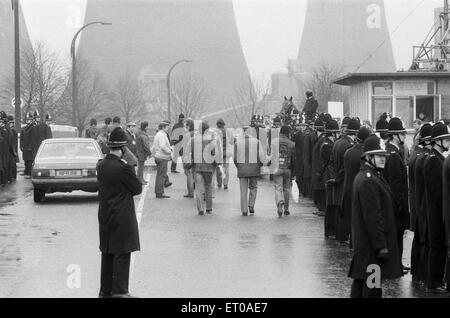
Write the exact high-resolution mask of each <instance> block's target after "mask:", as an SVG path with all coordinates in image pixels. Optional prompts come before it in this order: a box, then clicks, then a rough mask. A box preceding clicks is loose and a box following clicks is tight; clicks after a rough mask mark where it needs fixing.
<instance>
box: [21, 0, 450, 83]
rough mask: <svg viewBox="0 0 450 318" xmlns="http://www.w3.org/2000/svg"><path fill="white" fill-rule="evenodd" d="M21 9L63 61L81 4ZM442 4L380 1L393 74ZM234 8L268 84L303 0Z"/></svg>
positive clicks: (288, 50) (293, 41) (75, 0)
mask: <svg viewBox="0 0 450 318" xmlns="http://www.w3.org/2000/svg"><path fill="white" fill-rule="evenodd" d="M186 1H188V0H186ZM21 3H22V7H23V11H24V15H25V19H26V21H27V25H28V29H29V32H30V36H31V38H32V40H33V41H37V40H40V41H42V40H43V41H45V42H47V43H48V44H49V45H50V46H51V47H52V48H54V49H55V50H57V51H58V52H60V54H61V57H62V58H68V57H69V47H70V41H71V40H72V37H73V35H74V33H75V32H76V29H77V27H78V26H77V23H80V22H79V21H78V22H77V21H75V20H77V19H74V18H73V17H75V16H79V18H78V20H80V19H81V20H80V21H81V23H82V21H83V20H82V19H84V16H83V14H84V9H85V5H86V0H21ZM442 3H443V1H442V0H385V8H386V16H387V21H388V26H389V32H391V33H392V32H394V30H395V29H396V28H397V27H398V29H397V30H396V31H395V33H394V34H393V35H392V37H391V41H392V44H393V49H394V55H395V58H396V63H397V68H398V69H399V68H408V67H409V65H410V63H411V59H412V46H413V45H418V44H421V43H422V41H423V40H424V38H425V36H426V35H427V33H428V32H429V30H430V28H431V26H432V25H433V19H434V12H433V10H434V8H435V7H438V6H442ZM233 4H234V10H235V14H236V20H237V24H238V29H239V33H240V36H241V42H242V46H243V49H244V54H245V57H246V59H247V64H248V67H249V70H250V73H251V74H252V75H253V76H254V77H261V76H264V77H265V78H270V74H272V73H274V72H286V65H287V60H288V59H295V58H296V57H297V54H298V49H299V45H300V39H301V35H302V29H303V24H304V18H305V10H306V0H233ZM419 4H420V6H419V7H417V5H419ZM416 7H417V8H416ZM415 8H416V9H415ZM414 9H415V11H414V12H413V13H412V14H411V12H412V11H413V10H414ZM77 12H80V14H79V15H77V14H76V13H77ZM409 14H411V15H410V16H409V18H408V19H406V21H404V22H403V23H402V21H403V20H404V19H405V17H407V16H408V15H409ZM399 25H400V27H399Z"/></svg>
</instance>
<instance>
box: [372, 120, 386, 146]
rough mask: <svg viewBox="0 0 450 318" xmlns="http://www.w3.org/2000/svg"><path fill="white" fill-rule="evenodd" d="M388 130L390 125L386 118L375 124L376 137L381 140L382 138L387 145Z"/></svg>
mask: <svg viewBox="0 0 450 318" xmlns="http://www.w3.org/2000/svg"><path fill="white" fill-rule="evenodd" d="M388 128H389V123H388V122H387V120H386V119H384V118H380V119H378V121H377V122H376V124H375V132H376V135H377V136H378V137H379V138H381V140H382V141H383V142H384V143H386V142H387V139H388V133H387V132H388Z"/></svg>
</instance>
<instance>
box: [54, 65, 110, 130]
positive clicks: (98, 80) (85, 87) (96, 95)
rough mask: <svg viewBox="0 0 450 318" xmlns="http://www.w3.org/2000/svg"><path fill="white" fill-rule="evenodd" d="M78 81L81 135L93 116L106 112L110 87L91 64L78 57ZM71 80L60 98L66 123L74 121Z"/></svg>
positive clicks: (78, 111) (78, 125)
mask: <svg viewBox="0 0 450 318" xmlns="http://www.w3.org/2000/svg"><path fill="white" fill-rule="evenodd" d="M77 82H78V86H77V88H78V94H77V97H78V107H77V108H76V114H77V116H76V117H77V118H76V127H77V128H78V133H79V135H80V136H81V135H82V132H83V130H84V129H85V128H86V126H87V125H88V123H89V120H90V119H91V118H93V117H98V116H101V115H103V114H104V111H105V109H106V107H107V105H108V102H109V93H108V87H107V85H106V83H105V82H104V80H103V78H102V77H101V76H100V74H99V73H98V72H95V71H93V70H92V69H91V67H90V66H89V64H88V63H87V62H86V61H84V60H82V59H78V61H77ZM71 87H72V85H71V80H69V81H68V85H67V88H66V90H65V91H64V94H63V96H62V97H61V99H60V104H61V105H62V106H63V107H62V108H61V117H64V120H65V123H66V124H69V125H71V123H72V89H71Z"/></svg>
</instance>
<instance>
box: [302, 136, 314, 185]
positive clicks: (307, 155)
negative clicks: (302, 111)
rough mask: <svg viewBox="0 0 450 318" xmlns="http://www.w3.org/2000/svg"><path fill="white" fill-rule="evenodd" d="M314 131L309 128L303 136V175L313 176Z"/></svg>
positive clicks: (306, 176) (305, 176)
mask: <svg viewBox="0 0 450 318" xmlns="http://www.w3.org/2000/svg"><path fill="white" fill-rule="evenodd" d="M311 134H312V131H311V130H310V129H307V130H306V131H305V135H304V138H303V177H304V178H311V176H312V171H311V170H312V162H311V161H312V160H311V158H312V154H311V153H312V147H311V138H312V137H311Z"/></svg>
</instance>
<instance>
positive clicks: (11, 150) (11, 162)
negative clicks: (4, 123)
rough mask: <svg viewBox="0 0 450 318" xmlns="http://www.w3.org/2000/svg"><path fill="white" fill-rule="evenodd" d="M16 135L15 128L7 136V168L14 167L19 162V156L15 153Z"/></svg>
mask: <svg viewBox="0 0 450 318" xmlns="http://www.w3.org/2000/svg"><path fill="white" fill-rule="evenodd" d="M18 138H19V137H18V134H17V130H16V129H15V128H11V129H10V136H9V140H10V142H9V166H10V167H14V166H15V165H16V163H18V162H19V155H18V152H17V143H18Z"/></svg>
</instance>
